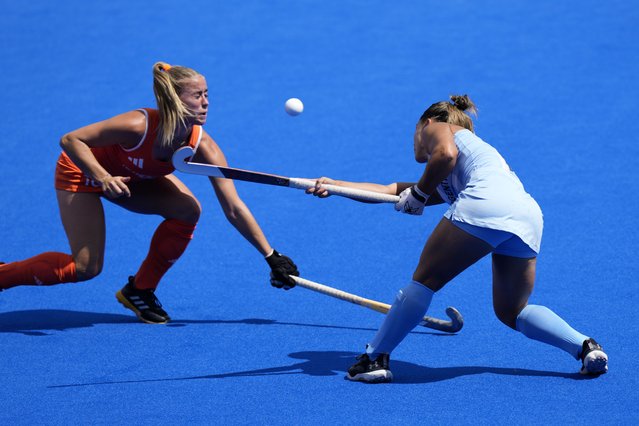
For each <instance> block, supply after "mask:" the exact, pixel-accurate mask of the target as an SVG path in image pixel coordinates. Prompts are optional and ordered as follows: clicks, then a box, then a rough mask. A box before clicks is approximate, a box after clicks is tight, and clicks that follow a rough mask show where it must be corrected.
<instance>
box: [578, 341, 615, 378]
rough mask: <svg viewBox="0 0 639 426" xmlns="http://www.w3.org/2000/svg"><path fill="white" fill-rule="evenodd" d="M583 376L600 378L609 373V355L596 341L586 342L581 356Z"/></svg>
mask: <svg viewBox="0 0 639 426" xmlns="http://www.w3.org/2000/svg"><path fill="white" fill-rule="evenodd" d="M579 358H580V359H581V362H582V366H581V371H580V373H581V374H588V375H591V376H599V375H601V374H604V373H606V372H607V371H608V355H606V353H605V352H604V351H603V348H602V347H601V345H599V343H597V342H596V341H595V339H588V340H584V343H583V346H582V349H581V355H580V356H579Z"/></svg>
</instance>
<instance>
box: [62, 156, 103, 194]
mask: <svg viewBox="0 0 639 426" xmlns="http://www.w3.org/2000/svg"><path fill="white" fill-rule="evenodd" d="M55 189H61V190H63V191H69V192H102V185H101V184H100V183H99V182H96V181H94V180H93V179H90V178H88V177H87V176H85V175H84V173H83V172H82V170H80V168H79V167H78V166H76V165H75V164H74V163H73V161H71V159H70V158H69V157H68V156H67V155H66V154H65V153H62V154H60V157H58V162H57V164H56V167H55Z"/></svg>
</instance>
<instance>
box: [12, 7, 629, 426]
mask: <svg viewBox="0 0 639 426" xmlns="http://www.w3.org/2000/svg"><path fill="white" fill-rule="evenodd" d="M2 9H3V13H2V14H0V53H1V57H2V66H1V67H0V76H1V81H2V92H1V94H0V99H1V102H0V109H1V112H2V114H1V116H2V120H0V132H1V134H2V138H3V140H2V146H3V152H4V155H3V157H2V160H0V181H1V182H3V183H4V186H3V197H2V219H1V220H0V260H3V261H11V260H17V259H22V258H25V257H28V256H32V255H34V254H37V253H39V252H42V251H50V250H56V251H68V248H67V242H66V239H65V237H64V232H63V230H62V226H61V224H60V221H59V218H58V213H57V204H56V201H55V193H54V190H53V185H52V184H53V171H54V165H55V159H56V157H57V155H58V152H59V146H58V139H59V137H60V136H61V135H62V134H64V133H65V132H66V131H69V130H72V129H75V128H77V127H80V126H82V125H84V124H87V123H90V122H93V121H97V120H100V119H104V118H107V117H109V116H111V115H114V114H116V113H119V112H123V111H126V110H129V109H134V108H138V107H144V106H153V94H152V90H151V66H152V65H153V63H154V62H155V61H157V60H164V61H167V62H169V63H175V64H183V65H187V66H191V67H193V68H195V69H197V70H199V71H200V72H202V73H203V74H205V75H206V76H207V80H208V83H209V89H210V94H211V101H212V105H211V110H212V111H211V114H210V117H209V123H208V124H207V126H206V129H207V130H208V132H209V133H211V134H212V136H213V137H214V138H215V139H216V140H217V142H218V143H219V144H220V146H221V147H222V148H223V150H224V151H225V153H226V156H227V158H228V159H229V162H230V163H231V165H233V166H237V167H241V168H246V169H253V170H262V171H266V172H273V173H279V174H284V175H289V176H301V177H316V176H319V175H328V176H331V177H335V178H342V179H350V180H368V181H377V182H384V183H386V182H391V181H398V180H399V181H411V180H415V179H416V178H417V177H418V176H419V174H420V173H421V167H420V166H419V165H418V164H416V163H414V161H413V160H412V132H413V129H414V125H415V122H416V120H417V118H418V117H419V116H420V115H421V113H422V112H423V110H424V109H425V108H426V107H427V106H428V105H429V104H430V103H431V102H434V101H437V100H441V99H444V98H445V97H446V96H448V95H449V94H452V93H468V94H470V95H471V97H472V98H473V99H474V101H475V102H476V103H477V104H478V106H479V109H480V115H479V119H478V120H477V121H476V127H477V133H478V134H479V135H480V136H481V137H483V138H484V139H485V140H486V141H488V142H489V143H491V144H493V145H494V146H495V147H497V148H498V149H499V150H500V151H501V153H502V154H503V155H504V157H505V158H506V159H507V160H508V162H509V164H510V165H511V167H512V168H513V169H514V170H515V171H516V172H517V174H518V175H519V176H520V177H521V179H522V180H523V182H524V184H525V186H526V188H527V190H528V191H529V192H530V193H531V194H532V195H533V196H534V197H535V198H536V199H537V200H538V202H539V204H540V205H541V207H542V209H543V211H544V215H545V225H546V226H545V233H544V240H543V244H542V254H541V256H540V257H539V267H538V281H537V288H536V292H535V293H534V295H533V297H532V299H531V301H532V302H533V303H539V304H544V305H547V306H549V307H550V308H552V309H553V310H555V311H556V312H557V313H559V314H560V315H562V316H563V317H564V318H565V319H566V320H567V321H568V322H570V323H571V324H572V325H574V326H575V327H576V328H577V329H579V330H580V331H582V332H584V333H586V334H591V335H593V336H594V337H596V338H597V339H598V340H599V341H600V343H602V344H603V345H604V347H605V349H606V350H607V352H608V353H609V356H610V373H609V374H607V375H605V376H603V377H601V378H598V379H595V380H583V379H582V378H581V377H580V376H579V375H578V374H576V372H577V370H578V367H579V363H578V362H576V361H575V360H573V359H571V358H570V357H569V356H568V355H566V354H565V353H563V352H561V351H559V350H557V349H555V348H552V347H550V346H544V345H542V344H541V343H537V342H534V341H530V340H527V339H526V338H524V337H523V336H522V335H520V334H518V333H515V332H514V331H512V330H509V329H507V328H506V327H504V326H502V325H500V323H499V321H498V320H497V319H496V318H494V316H493V315H492V308H491V301H490V262H489V260H488V259H484V260H483V261H481V262H480V263H478V264H477V265H475V266H473V267H472V268H470V269H469V270H468V271H466V272H465V273H463V274H462V275H461V276H459V277H458V278H457V279H456V280H455V281H454V282H453V283H451V284H450V285H449V286H448V287H446V288H445V289H444V290H442V291H441V292H440V293H439V294H438V295H437V296H436V298H435V299H434V302H433V305H432V308H431V310H430V311H429V314H430V315H437V316H441V315H442V313H443V309H444V308H445V307H446V306H447V305H453V306H456V307H457V308H458V309H459V310H460V311H461V312H462V313H463V314H464V317H465V327H464V329H463V330H462V331H461V332H460V333H459V334H457V335H454V336H450V335H444V334H440V333H431V332H429V331H428V330H427V329H422V330H420V331H418V332H416V333H413V334H411V335H410V336H409V337H408V338H407V340H406V341H405V342H404V343H403V344H402V345H401V346H400V347H399V348H398V349H397V350H396V352H395V353H394V356H393V371H394V373H395V376H396V381H395V382H394V383H393V384H390V385H380V386H366V385H361V384H357V383H350V382H347V381H345V380H343V376H344V372H345V370H346V369H347V367H348V366H349V365H350V364H351V362H352V360H353V356H354V355H356V354H357V353H359V352H361V350H362V349H363V345H364V344H365V343H366V341H367V339H369V338H371V337H372V335H373V333H374V331H375V329H376V328H377V326H378V325H379V324H380V321H381V316H380V315H379V314H376V313H374V312H371V311H367V310H365V309H363V308H359V307H357V306H354V305H350V304H347V303H345V302H340V301H337V300H334V299H331V298H328V297H326V296H322V295H318V294H315V293H311V292H309V291H307V290H304V289H296V290H293V291H290V292H287V293H284V292H281V291H276V290H274V289H272V288H271V287H270V286H269V285H268V284H267V280H266V277H267V273H268V268H267V265H266V264H265V262H264V261H263V260H262V259H261V258H260V256H259V254H258V253H257V252H256V251H255V250H254V249H253V248H252V247H251V246H249V244H248V243H246V242H245V241H244V240H243V239H242V238H241V237H240V235H239V234H238V233H237V232H235V231H234V230H233V229H232V227H231V226H230V225H229V224H228V223H227V222H226V220H225V219H224V217H223V214H222V213H221V210H220V208H219V207H218V205H217V202H216V200H215V198H214V195H213V193H212V191H211V190H210V188H209V184H208V182H207V181H206V179H204V178H201V177H197V176H184V181H185V182H187V183H188V184H189V186H190V187H191V188H192V190H193V191H194V192H195V193H196V195H198V197H199V198H200V200H201V201H202V204H203V207H204V215H203V219H202V220H201V222H200V224H199V227H198V230H197V233H196V237H195V239H194V241H193V243H192V245H191V247H190V248H189V249H188V251H187V253H186V254H185V255H184V256H183V258H182V259H181V260H180V262H178V263H177V264H176V265H175V267H174V268H173V269H172V270H171V271H170V272H169V274H168V275H167V276H166V277H165V280H164V282H163V284H162V285H161V287H160V289H159V290H158V296H159V298H160V299H161V300H162V301H163V303H164V305H165V307H166V308H167V310H168V311H169V313H170V314H171V315H172V317H173V318H175V319H176V320H175V321H174V322H172V323H171V324H170V325H168V326H149V325H143V324H141V323H138V322H137V321H136V320H135V319H134V318H133V317H132V316H131V315H129V312H128V311H125V310H124V309H123V308H122V307H121V306H120V305H119V304H118V303H117V301H116V300H115V297H114V293H115V291H116V290H118V289H119V288H120V287H121V286H122V285H123V284H124V281H125V280H126V277H127V275H129V274H132V273H134V272H135V271H136V270H137V267H138V265H139V263H140V262H141V260H142V259H143V257H144V256H145V254H146V250H147V247H148V243H149V240H150V237H151V235H152V233H153V230H154V229H155V227H156V226H157V224H158V223H159V219H158V218H154V217H143V216H139V215H134V214H131V213H128V212H126V211H123V210H121V209H118V208H114V207H113V206H111V205H108V204H107V205H106V213H107V227H108V240H107V253H106V263H105V269H104V272H103V273H102V275H100V276H99V277H98V278H96V279H95V280H93V281H91V282H88V283H82V284H71V285H61V286H57V287H54V288H28V287H21V288H17V289H13V290H11V291H7V292H4V293H2V294H0V423H2V424H71V423H73V424H124V423H132V422H134V423H139V424H151V423H157V424H276V425H279V424H290V425H297V424H388V423H390V424H444V423H445V424H451V423H452V424H470V423H473V424H474V423H480V424H515V423H519V424H567V423H568V424H575V423H577V422H579V423H583V422H589V423H594V424H637V422H639V409H638V408H637V406H638V405H639V397H638V392H637V385H638V383H637V382H638V380H637V349H638V346H637V342H638V341H639V329H638V326H637V305H638V304H639V297H638V296H637V294H636V291H637V278H638V276H639V273H638V272H639V271H638V269H639V268H638V267H637V260H636V255H637V237H638V232H637V224H638V220H637V213H638V211H639V203H638V198H637V195H636V189H634V190H633V189H632V188H636V186H637V184H636V181H637V178H638V177H639V174H638V173H637V164H638V160H637V157H638V156H639V147H638V143H637V136H636V135H637V134H638V132H639V125H638V124H637V122H638V121H637V118H636V116H637V100H638V99H639V90H638V84H637V75H638V74H639V59H638V58H639V52H638V51H637V42H638V41H639V40H638V37H637V32H636V23H637V22H638V21H639V5H638V4H637V3H636V2H633V1H622V0H612V1H607V2H599V1H593V0H582V1H574V0H569V1H564V2H555V1H549V0H541V1H536V2H519V1H516V2H505V1H496V0H493V1H481V2H478V1H462V0H456V1H448V2H434V1H430V0H429V1H423V2H408V1H403V0H400V1H394V2H384V1H378V0H372V1H366V2H364V1H361V2H350V1H347V2H338V1H324V2H314V1H305V0H299V1H295V2H293V1H279V0H278V1H268V2H266V1H255V0H252V1H244V2H221V1H215V2H206V1H192V2H189V3H187V4H179V3H178V2H172V1H166V0H161V1H154V2H150V1H140V2H128V1H123V0H112V1H109V2H100V3H98V2H81V1H75V0H74V1H66V2H51V1H46V0H35V1H31V2H29V3H28V5H24V2H8V1H4V2H2ZM292 96H295V97H299V98H301V99H302V100H303V101H304V102H305V107H306V110H305V112H304V114H303V115H301V116H299V117H296V118H291V117H289V116H287V115H286V114H285V113H284V111H283V105H284V101H285V100H286V99H287V98H288V97H292ZM237 187H238V189H239V191H240V194H241V195H242V197H243V199H244V200H245V201H246V203H247V204H248V205H249V206H250V207H251V209H252V211H253V213H254V215H255V216H256V218H257V219H258V221H259V223H260V224H261V225H262V227H263V229H264V231H265V232H266V234H267V236H268V238H269V240H270V242H271V243H272V244H273V246H274V247H276V248H277V249H278V250H280V251H282V252H284V253H286V254H288V255H290V256H292V257H293V258H294V260H295V261H296V263H297V264H298V265H299V267H300V270H301V271H302V274H303V275H304V276H305V277H306V278H308V279H311V280H315V281H319V282H324V283H327V284H330V285H334V286H336V287H340V288H343V289H344V290H347V291H351V292H354V293H358V294H361V295H364V296H367V297H371V298H374V299H378V300H383V301H386V302H390V301H391V300H392V298H393V297H394V294H395V292H396V290H397V289H398V288H400V287H401V286H403V285H404V283H405V282H406V281H407V280H408V279H409V278H410V275H411V273H412V269H413V268H414V266H415V264H416V261H417V258H418V255H419V252H420V250H421V247H422V245H423V242H424V241H425V239H426V237H427V235H428V233H429V232H430V230H431V229H432V228H433V226H434V225H435V224H436V223H437V221H438V220H439V219H440V217H441V215H442V213H443V211H444V208H443V207H435V208H432V209H430V211H428V212H427V214H425V215H424V216H423V217H409V216H406V215H400V214H398V213H395V212H394V211H393V209H392V206H390V205H365V204H359V203H354V202H352V201H348V200H345V199H338V198H332V199H329V200H324V201H320V200H317V199H314V198H312V197H305V196H304V195H303V193H301V192H299V191H293V190H289V189H284V188H276V187H265V186H259V185H254V184H248V183H238V184H237Z"/></svg>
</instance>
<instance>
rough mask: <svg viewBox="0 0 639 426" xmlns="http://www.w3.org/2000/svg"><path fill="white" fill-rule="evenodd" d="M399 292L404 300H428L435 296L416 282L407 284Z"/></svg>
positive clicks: (431, 291)
mask: <svg viewBox="0 0 639 426" xmlns="http://www.w3.org/2000/svg"><path fill="white" fill-rule="evenodd" d="M401 292H402V295H403V296H404V297H405V298H410V299H418V300H421V299H428V300H430V299H432V297H433V295H434V294H435V292H434V291H433V290H431V289H430V288H428V287H426V286H425V285H424V284H422V283H420V282H417V281H411V282H410V283H408V285H407V286H406V287H404V288H403V289H401Z"/></svg>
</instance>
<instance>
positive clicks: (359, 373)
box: [346, 354, 393, 383]
mask: <svg viewBox="0 0 639 426" xmlns="http://www.w3.org/2000/svg"><path fill="white" fill-rule="evenodd" d="M389 363H390V356H389V355H388V354H380V355H379V356H378V357H377V358H375V359H374V360H371V359H370V357H369V356H368V354H362V355H360V356H358V357H357V362H356V363H355V364H353V365H352V366H351V368H349V369H348V373H347V374H346V378H347V379H348V380H352V381H355V382H365V383H386V382H390V381H391V380H393V373H391V371H390V368H389Z"/></svg>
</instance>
